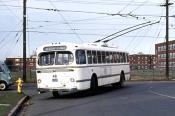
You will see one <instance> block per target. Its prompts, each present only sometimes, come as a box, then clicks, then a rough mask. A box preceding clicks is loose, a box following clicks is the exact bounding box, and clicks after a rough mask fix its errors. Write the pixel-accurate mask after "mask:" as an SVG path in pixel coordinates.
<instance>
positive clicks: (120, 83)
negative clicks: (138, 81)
mask: <svg viewBox="0 0 175 116" xmlns="http://www.w3.org/2000/svg"><path fill="white" fill-rule="evenodd" d="M124 85H125V73H124V72H122V73H121V74H120V81H119V87H120V88H122V87H124Z"/></svg>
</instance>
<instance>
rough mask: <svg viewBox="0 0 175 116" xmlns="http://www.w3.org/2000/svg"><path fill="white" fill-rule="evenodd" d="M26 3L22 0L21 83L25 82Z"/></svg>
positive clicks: (25, 0)
mask: <svg viewBox="0 0 175 116" xmlns="http://www.w3.org/2000/svg"><path fill="white" fill-rule="evenodd" d="M26 2H27V0H23V81H24V82H25V81H26V72H27V70H26Z"/></svg>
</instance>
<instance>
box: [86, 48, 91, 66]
mask: <svg viewBox="0 0 175 116" xmlns="http://www.w3.org/2000/svg"><path fill="white" fill-rule="evenodd" d="M87 58H88V64H92V54H91V51H90V50H88V51H87Z"/></svg>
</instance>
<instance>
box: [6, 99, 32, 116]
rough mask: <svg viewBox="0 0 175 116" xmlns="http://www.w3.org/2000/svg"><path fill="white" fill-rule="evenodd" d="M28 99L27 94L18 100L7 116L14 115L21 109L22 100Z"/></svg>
mask: <svg viewBox="0 0 175 116" xmlns="http://www.w3.org/2000/svg"><path fill="white" fill-rule="evenodd" d="M27 100H29V96H24V97H23V98H22V99H20V101H18V103H17V105H16V106H15V107H14V108H13V109H12V110H11V111H10V112H9V113H8V116H16V114H17V113H18V111H19V110H20V109H21V107H22V105H23V104H24V102H26V101H27Z"/></svg>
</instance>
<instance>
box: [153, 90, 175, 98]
mask: <svg viewBox="0 0 175 116" xmlns="http://www.w3.org/2000/svg"><path fill="white" fill-rule="evenodd" d="M150 92H151V93H153V94H155V95H158V96H162V97H166V98H171V99H175V97H174V96H169V95H166V94H162V93H159V92H156V91H153V90H150Z"/></svg>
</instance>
